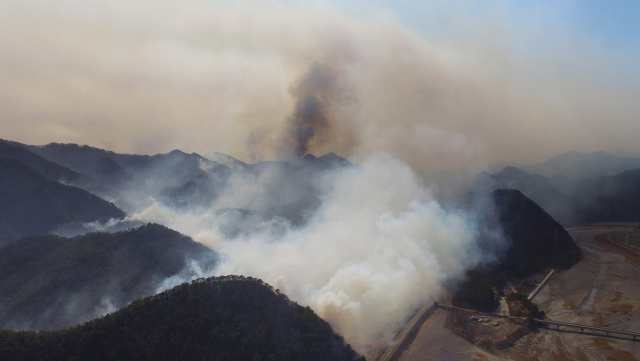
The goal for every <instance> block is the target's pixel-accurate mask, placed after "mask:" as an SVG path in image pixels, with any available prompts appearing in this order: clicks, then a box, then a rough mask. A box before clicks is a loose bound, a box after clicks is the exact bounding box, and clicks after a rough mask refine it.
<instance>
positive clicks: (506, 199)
mask: <svg viewBox="0 0 640 361" xmlns="http://www.w3.org/2000/svg"><path fill="white" fill-rule="evenodd" d="M492 196H493V200H494V204H495V207H496V213H497V217H498V219H499V222H500V225H501V227H502V230H503V233H504V236H505V238H506V240H507V242H508V249H507V252H506V255H504V257H502V259H501V261H500V262H499V264H498V265H496V267H495V270H496V271H497V272H500V273H503V274H505V275H506V276H509V277H511V276H513V277H517V278H520V277H526V276H528V275H530V274H533V273H536V272H541V271H544V270H546V269H549V268H561V269H568V268H570V267H571V266H573V265H574V264H576V263H577V262H578V261H579V260H580V257H581V256H582V252H581V251H580V248H579V247H578V245H576V243H575V242H574V241H573V238H571V236H570V235H569V233H567V231H566V230H565V229H564V227H562V226H561V225H560V224H559V223H558V222H556V221H555V220H554V219H553V218H552V217H551V216H550V215H549V214H548V213H547V212H545V211H544V210H543V209H542V208H540V206H538V205H537V204H535V203H534V202H533V201H532V200H530V199H529V198H527V197H525V196H524V195H523V194H522V193H521V192H520V191H517V190H507V189H499V190H496V191H494V192H493V194H492Z"/></svg>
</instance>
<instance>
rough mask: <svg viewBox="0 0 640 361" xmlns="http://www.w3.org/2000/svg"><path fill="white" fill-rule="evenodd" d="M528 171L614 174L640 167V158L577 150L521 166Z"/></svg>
mask: <svg viewBox="0 0 640 361" xmlns="http://www.w3.org/2000/svg"><path fill="white" fill-rule="evenodd" d="M521 168H522V169H523V170H524V171H526V172H528V173H538V174H540V175H543V176H546V177H551V176H554V175H562V176H565V177H568V178H585V177H603V176H613V175H616V174H619V173H622V172H624V171H627V170H630V169H635V168H640V159H637V158H628V157H619V156H616V155H613V154H609V153H606V152H593V153H580V152H576V151H571V152H566V153H562V154H558V155H556V156H554V157H552V158H550V159H549V160H547V161H546V162H544V163H542V164H537V165H533V166H524V167H521Z"/></svg>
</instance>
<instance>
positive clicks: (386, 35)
mask: <svg viewBox="0 0 640 361" xmlns="http://www.w3.org/2000/svg"><path fill="white" fill-rule="evenodd" d="M638 19H640V5H638V3H636V2H626V1H616V2H613V1H607V2H604V1H530V2H522V1H510V2H508V1H495V2H494V1H457V2H451V1H447V2H444V1H441V2H430V1H364V0H360V1H330V2H315V1H283V2H278V1H211V0H208V1H199V0H186V1H153V2H152V1H141V0H127V1H120V0H116V1H109V2H103V1H95V0H83V1H66V0H62V1H34V0H21V1H3V2H2V3H0V126H1V128H0V138H4V139H10V140H16V141H20V142H25V143H30V144H45V143H49V142H72V143H80V144H89V145H92V146H96V147H101V148H106V149H110V150H114V151H117V152H133V153H147V154H153V153H159V152H167V151H170V150H172V149H175V148H179V149H182V150H184V151H188V152H191V151H194V152H198V153H206V152H210V151H220V152H224V153H227V154H230V155H233V156H235V157H238V158H240V159H242V160H245V161H247V160H260V159H273V158H274V157H276V155H277V154H278V150H279V149H281V145H282V142H283V138H284V137H286V134H287V126H288V124H290V122H289V119H290V117H291V116H292V114H293V113H294V108H295V107H296V102H297V101H298V100H299V99H295V98H296V96H297V94H298V93H300V91H299V90H300V89H301V88H302V87H304V86H305V84H306V83H305V82H306V81H308V79H309V76H308V74H309V73H308V70H309V69H311V68H312V67H313V66H320V67H321V68H322V69H328V70H327V71H329V72H330V73H331V74H330V78H331V79H333V80H332V83H331V89H329V90H330V91H327V89H326V87H325V88H323V89H324V90H323V95H322V97H323V98H322V101H323V102H324V103H323V107H322V109H323V111H324V112H326V113H327V114H326V118H327V119H328V122H329V127H328V129H329V131H327V132H325V133H324V134H323V137H322V139H317V140H315V141H313V142H311V143H310V144H311V147H310V150H311V152H313V153H315V154H317V155H320V154H323V153H326V152H329V151H334V152H336V153H338V154H340V155H342V156H345V157H350V158H351V159H353V160H355V161H357V160H358V159H359V157H361V156H363V155H365V154H369V153H371V152H376V151H385V152H388V153H391V154H393V155H394V156H396V157H398V158H400V159H402V160H404V161H405V162H407V163H409V164H410V165H411V166H412V167H413V168H414V169H417V170H419V171H422V170H424V171H427V170H431V169H435V170H461V169H468V168H469V167H471V168H472V170H476V169H478V168H479V167H482V166H483V165H485V164H488V163H491V162H496V161H514V162H536V161H542V160H545V159H546V158H548V157H550V156H553V155H555V154H557V153H559V152H563V151H568V150H578V151H597V150H605V151H614V152H615V151H618V152H627V153H634V154H639V153H640V142H639V141H638V134H640V101H639V100H640V68H639V67H638V65H637V64H640V25H639V23H640V22H638V21H637V20H638ZM305 89H306V88H305ZM310 89H312V90H313V89H314V88H313V87H311V88H310ZM327 94H329V95H327Z"/></svg>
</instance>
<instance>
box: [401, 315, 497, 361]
mask: <svg viewBox="0 0 640 361" xmlns="http://www.w3.org/2000/svg"><path fill="white" fill-rule="evenodd" d="M447 315H448V312H447V311H445V310H442V309H437V310H436V311H434V313H433V314H432V315H431V317H429V319H428V320H427V321H426V322H425V323H424V324H423V325H422V327H421V328H420V332H419V333H418V336H417V337H416V339H415V340H414V341H413V343H412V344H411V346H410V347H409V349H407V350H406V351H405V352H404V353H403V354H402V357H401V358H400V360H401V361H418V360H419V361H427V360H434V361H435V360H503V358H501V357H497V356H495V355H492V354H491V353H489V352H487V351H486V350H483V349H481V348H479V347H477V346H475V345H474V344H472V343H470V342H468V341H467V340H465V339H463V338H462V337H458V336H456V335H454V334H453V333H452V332H451V331H449V330H448V329H447V328H446V327H445V322H446V319H447Z"/></svg>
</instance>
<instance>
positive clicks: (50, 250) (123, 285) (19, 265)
mask: <svg viewBox="0 0 640 361" xmlns="http://www.w3.org/2000/svg"><path fill="white" fill-rule="evenodd" d="M216 261H217V254H216V253H215V252H214V251H212V250H210V249H208V248H206V247H205V246H203V245H201V244H199V243H196V242H194V241H193V240H191V239H190V238H189V237H186V236H184V235H182V234H180V233H178V232H176V231H173V230H171V229H168V228H166V227H164V226H160V225H157V224H148V225H145V226H142V227H140V228H136V229H131V230H128V231H122V232H117V233H89V234H86V235H82V236H77V237H73V238H65V237H58V236H53V235H46V236H33V237H25V238H21V239H19V240H16V241H14V242H12V243H10V244H8V245H6V246H5V247H3V248H0V326H2V327H14V328H17V329H56V328H62V327H70V326H74V325H76V324H78V323H80V322H85V321H88V320H90V319H93V318H95V317H97V316H100V315H102V314H104V313H106V312H107V311H113V310H115V309H118V308H121V307H124V306H126V305H127V304H129V303H130V302H132V301H133V300H135V299H137V298H140V297H144V296H149V295H152V294H154V293H155V292H156V290H157V289H158V288H159V287H161V286H162V282H163V281H164V280H166V279H167V278H169V277H172V276H179V277H184V278H186V279H190V278H191V277H193V276H194V274H193V271H191V270H190V269H189V267H190V266H191V263H192V262H195V263H196V264H197V266H198V267H201V268H202V269H203V270H204V271H206V270H207V269H211V268H212V267H213V266H214V265H215V262H216Z"/></svg>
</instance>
